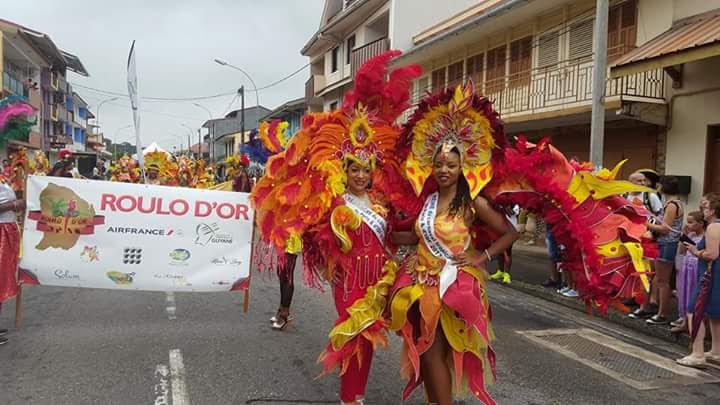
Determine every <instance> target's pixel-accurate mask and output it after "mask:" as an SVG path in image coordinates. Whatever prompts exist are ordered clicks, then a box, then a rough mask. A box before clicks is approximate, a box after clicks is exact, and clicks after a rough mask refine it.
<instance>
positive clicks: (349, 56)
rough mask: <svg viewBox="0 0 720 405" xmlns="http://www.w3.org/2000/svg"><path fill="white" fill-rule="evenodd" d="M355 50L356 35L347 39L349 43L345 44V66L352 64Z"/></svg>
mask: <svg viewBox="0 0 720 405" xmlns="http://www.w3.org/2000/svg"><path fill="white" fill-rule="evenodd" d="M354 48H355V35H353V36H351V37H350V38H348V39H347V42H346V43H345V49H346V51H345V64H346V65H349V64H350V59H352V51H353V49H354Z"/></svg>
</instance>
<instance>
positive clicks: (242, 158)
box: [225, 155, 250, 179]
mask: <svg viewBox="0 0 720 405" xmlns="http://www.w3.org/2000/svg"><path fill="white" fill-rule="evenodd" d="M249 165H250V159H248V157H247V156H246V155H232V156H228V157H227V158H226V159H225V177H227V178H230V179H231V178H233V177H234V176H235V175H236V174H237V173H238V172H239V171H240V168H241V167H248V166H249Z"/></svg>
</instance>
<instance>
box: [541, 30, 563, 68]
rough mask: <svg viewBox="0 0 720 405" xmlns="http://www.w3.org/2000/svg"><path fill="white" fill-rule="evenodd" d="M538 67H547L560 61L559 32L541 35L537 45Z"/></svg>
mask: <svg viewBox="0 0 720 405" xmlns="http://www.w3.org/2000/svg"><path fill="white" fill-rule="evenodd" d="M537 50H538V57H537V66H538V67H548V66H553V65H555V64H557V63H558V62H559V61H560V31H555V32H550V33H547V34H543V35H541V36H540V37H539V38H538V43H537Z"/></svg>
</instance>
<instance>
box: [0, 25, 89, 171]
mask: <svg viewBox="0 0 720 405" xmlns="http://www.w3.org/2000/svg"><path fill="white" fill-rule="evenodd" d="M0 36H1V37H2V41H0V42H2V46H1V47H2V53H3V55H5V52H6V51H7V55H8V57H7V63H5V62H6V61H5V56H3V64H2V73H3V87H6V86H5V83H6V82H7V84H8V85H7V87H8V89H9V91H11V92H12V93H13V94H20V95H22V96H24V97H26V98H27V100H28V102H29V103H30V104H31V105H32V106H33V107H35V108H37V110H38V116H37V126H36V129H35V130H33V133H31V138H30V142H29V146H30V147H33V148H38V149H42V150H44V151H47V152H49V154H50V159H51V161H52V160H53V159H54V156H55V155H56V154H57V152H58V151H59V150H60V149H64V148H66V147H68V146H69V145H73V143H74V142H73V136H74V135H75V134H74V128H75V126H74V125H73V119H74V117H71V116H69V111H68V103H69V102H68V99H72V97H73V92H72V87H71V86H70V85H69V84H68V83H67V79H66V74H67V71H72V72H74V73H77V74H79V75H82V76H88V73H87V71H86V70H85V67H84V66H83V64H82V62H81V61H80V59H79V58H78V57H77V56H75V55H73V54H71V53H68V52H65V51H63V50H61V49H59V48H58V46H57V45H56V44H55V43H54V42H53V40H52V39H51V38H50V37H49V36H48V35H47V34H44V33H42V32H39V31H35V30H32V29H30V28H27V27H23V26H21V25H19V24H16V23H14V22H11V21H6V20H2V19H0ZM5 45H7V46H5ZM22 60H25V61H26V62H25V63H23V62H22ZM6 73H7V74H6ZM5 79H7V80H5ZM70 103H72V101H71V102H70ZM73 105H74V104H73ZM73 113H75V111H73ZM24 146H25V145H24ZM82 147H83V148H84V144H83V146H82Z"/></svg>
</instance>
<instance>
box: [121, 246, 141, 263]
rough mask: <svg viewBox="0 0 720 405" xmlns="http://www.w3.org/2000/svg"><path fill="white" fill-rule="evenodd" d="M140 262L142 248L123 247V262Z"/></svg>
mask: <svg viewBox="0 0 720 405" xmlns="http://www.w3.org/2000/svg"><path fill="white" fill-rule="evenodd" d="M140 263H142V249H141V248H136V247H126V248H125V249H123V264H140Z"/></svg>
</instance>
